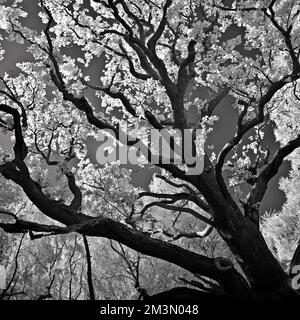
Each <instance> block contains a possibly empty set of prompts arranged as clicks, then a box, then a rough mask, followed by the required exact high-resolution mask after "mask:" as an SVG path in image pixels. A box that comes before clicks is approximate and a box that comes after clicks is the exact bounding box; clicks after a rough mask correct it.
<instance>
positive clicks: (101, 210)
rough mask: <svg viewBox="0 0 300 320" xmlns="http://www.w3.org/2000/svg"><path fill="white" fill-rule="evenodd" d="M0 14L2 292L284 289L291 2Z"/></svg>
mask: <svg viewBox="0 0 300 320" xmlns="http://www.w3.org/2000/svg"><path fill="white" fill-rule="evenodd" d="M0 28H1V33H0V36H1V38H0V40H1V45H2V48H1V51H0V53H1V59H2V61H1V64H2V66H4V68H3V67H2V68H3V70H4V71H3V72H2V74H0V82H1V85H0V139H1V141H4V139H5V138H7V137H9V138H10V139H11V143H4V142H3V143H2V142H1V149H0V152H1V153H0V174H1V195H0V197H1V207H0V228H1V229H0V230H1V233H0V235H1V239H2V240H1V253H0V259H1V265H2V266H3V265H5V268H6V273H7V281H6V287H5V288H3V289H2V291H1V294H0V297H1V299H49V298H53V299H107V298H111V299H121V298H131V299H137V298H141V299H155V298H159V297H172V298H174V299H175V298H178V297H180V298H182V297H188V298H193V299H195V300H201V299H207V298H210V297H211V298H216V297H220V298H229V299H232V298H237V299H253V300H258V299H270V298H272V299H298V298H299V292H298V291H299V290H298V289H299V288H298V287H299V281H298V282H297V281H295V276H297V275H296V273H297V272H298V271H300V270H298V268H297V266H298V265H300V246H298V242H299V235H300V231H299V226H300V218H299V217H300V215H299V195H298V190H299V149H298V147H299V146H300V131H299V130H300V129H299V120H300V112H299V110H300V109H299V106H300V104H299V101H300V89H299V78H300V62H299V56H300V2H299V1H296V0H286V1H276V0H260V1H252V0H247V1H227V0H226V1H225V0H224V1H221V0H204V1H199V0H135V1H133V0H91V1H82V0H76V1H71V0H63V1H58V0H41V1H38V2H36V3H34V4H32V3H30V1H25V0H24V1H21V0H7V1H1V4H0ZM12 50H16V51H17V50H19V52H20V54H19V56H18V58H17V60H18V61H17V62H16V63H15V66H16V67H15V68H14V69H13V70H11V68H10V67H7V68H6V67H5V66H6V65H9V63H8V62H9V61H10V54H11V53H12ZM228 115H229V116H228ZM125 129H126V130H125ZM153 129H155V130H159V131H160V132H165V133H166V134H167V135H170V136H171V138H170V140H169V142H168V143H169V146H170V148H171V149H173V150H175V147H176V145H177V142H176V137H175V138H174V137H173V138H172V132H174V131H176V132H181V133H184V132H187V131H188V132H190V133H192V139H191V141H190V142H191V145H192V150H191V151H192V152H193V155H194V157H195V159H198V160H199V159H201V161H202V162H201V163H202V165H203V167H202V168H201V171H200V172H197V173H195V171H190V169H192V167H193V166H192V164H190V163H188V162H187V161H185V159H182V160H183V161H182V162H181V163H176V161H175V160H174V159H171V158H170V159H169V160H170V161H164V160H163V159H161V158H160V157H159V156H158V159H159V161H157V162H155V163H154V164H153V163H151V159H152V158H151V157H152V156H154V153H155V151H153V149H151V148H149V145H147V141H146V140H147V137H149V135H150V132H151V130H153ZM105 131H109V132H110V133H113V135H114V139H112V138H111V139H112V141H113V142H114V145H112V146H110V147H108V148H106V149H105V148H103V145H101V144H100V143H99V134H100V133H103V132H105ZM124 132H125V133H126V144H127V147H128V148H129V149H130V150H137V149H139V151H140V150H141V148H140V146H141V145H142V146H143V148H144V149H143V150H146V152H144V153H143V156H141V157H137V159H136V160H137V162H136V163H133V164H134V165H133V166H130V165H123V164H121V163H120V161H118V159H113V158H111V155H112V153H113V152H114V150H115V149H114V148H116V145H118V144H119V142H120V141H119V140H121V137H122V136H124ZM197 132H201V135H200V136H199V135H197V134H196V133H197ZM170 136H168V137H170ZM182 139H183V140H184V141H183V145H186V144H187V143H188V142H187V138H186V137H185V136H184V135H182ZM272 140H274V141H273V142H272V143H271V141H272ZM275 140H276V143H275ZM97 141H98V142H97ZM123 142H124V141H123ZM121 143H122V141H121ZM95 146H97V147H98V149H97V150H96V147H95ZM101 146H102V147H101ZM99 147H100V149H99ZM104 149H105V150H104ZM99 150H100V151H101V150H102V151H105V152H106V157H107V159H110V160H114V161H109V162H108V163H106V164H105V165H100V164H99V163H98V162H99V157H97V152H98V151H99ZM122 150H124V149H122ZM156 151H157V153H156V154H159V152H158V150H156ZM136 153H137V156H138V155H140V154H139V152H138V150H137V151H136ZM97 160H98V162H97ZM285 160H289V162H290V173H289V176H288V177H285V178H284V179H281V180H280V188H281V189H282V190H283V191H284V193H285V194H286V202H285V203H284V204H283V206H282V208H281V209H280V210H279V211H278V212H277V211H270V212H268V213H266V212H263V210H262V202H263V200H264V197H265V195H266V192H268V189H269V188H270V185H271V184H272V181H274V179H275V178H278V177H279V174H280V173H282V172H281V171H280V170H281V168H282V165H283V162H284V161H285ZM149 162H150V163H149ZM151 170H152V171H151ZM134 171H137V172H138V174H136V175H135V178H133V172H134ZM149 171H151V172H154V174H153V177H152V180H151V182H149V185H148V186H146V187H145V186H144V185H141V184H139V183H138V181H137V178H136V176H137V175H138V176H139V178H140V179H139V181H141V180H143V179H144V180H147V178H146V175H147V174H149ZM191 172H192V174H191Z"/></svg>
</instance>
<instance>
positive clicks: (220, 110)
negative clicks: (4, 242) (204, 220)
mask: <svg viewBox="0 0 300 320" xmlns="http://www.w3.org/2000/svg"><path fill="white" fill-rule="evenodd" d="M23 3H24V7H25V9H27V12H29V13H30V14H29V18H28V19H26V24H27V25H28V26H30V27H36V26H37V6H36V2H35V1H30V0H25V1H23ZM235 31H236V30H233V31H232V32H231V35H233V33H234V32H235ZM3 47H4V48H5V50H6V52H5V56H4V60H2V61H1V64H0V75H1V76H2V75H3V74H4V72H5V71H6V72H15V71H16V67H15V64H16V63H17V62H19V61H24V60H30V59H31V56H30V55H29V54H27V53H26V52H25V49H24V46H21V45H16V44H12V43H7V42H5V41H4V43H3ZM102 64H103V63H102ZM97 66H98V69H97V68H93V69H92V70H93V71H94V72H97V70H99V67H101V63H99V61H98V63H97ZM99 72H100V71H99ZM199 95H203V91H201V90H199ZM232 102H233V99H232V98H231V97H227V98H226V99H224V101H223V102H222V103H221V104H220V105H219V106H218V107H217V109H216V114H217V115H218V116H219V118H220V119H219V121H218V122H217V123H216V124H215V128H214V131H213V134H212V135H211V137H209V141H208V144H213V145H214V146H215V152H218V151H219V150H220V149H221V148H222V147H223V146H224V144H226V142H228V141H229V140H230V138H232V136H233V135H234V134H235V130H236V127H235V126H236V119H237V111H236V110H235V109H234V108H233V107H232ZM9 141H10V137H9V136H8V135H6V136H3V135H1V134H0V142H1V146H2V147H4V148H6V149H7V148H8V147H9V146H10V145H11V144H10V142H9ZM265 142H266V143H267V144H269V145H270V147H271V150H272V151H273V152H274V150H276V149H277V148H278V143H276V142H275V139H274V135H273V133H272V130H270V129H268V130H267V131H266V137H265ZM87 145H88V155H89V157H90V159H91V160H92V161H95V154H96V149H97V147H98V146H99V143H98V142H96V141H93V140H92V139H88V140H87ZM149 167H150V166H149ZM151 168H152V167H151ZM288 169H289V164H288V162H287V161H285V163H284V165H283V166H282V168H281V169H280V171H279V174H278V175H277V176H276V177H275V178H273V179H272V180H271V182H270V185H269V188H268V191H267V192H266V195H265V197H264V200H263V203H262V205H261V212H262V213H264V212H265V211H266V210H268V211H269V210H270V209H279V208H280V206H281V205H282V203H283V201H284V199H285V198H284V194H283V193H282V192H281V191H280V190H279V189H278V180H279V177H281V176H286V175H287V173H288ZM154 172H155V169H153V168H152V169H150V168H148V169H147V170H145V169H142V168H139V167H134V168H133V175H132V176H133V182H134V184H136V185H140V186H142V187H145V188H147V186H148V184H149V182H150V179H151V177H152V175H153V173H154Z"/></svg>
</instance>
